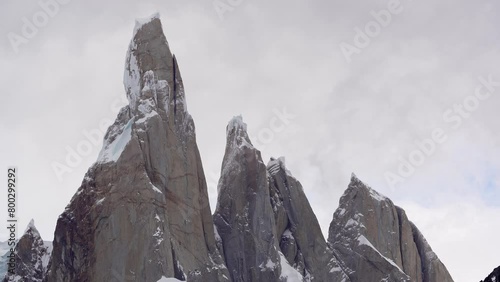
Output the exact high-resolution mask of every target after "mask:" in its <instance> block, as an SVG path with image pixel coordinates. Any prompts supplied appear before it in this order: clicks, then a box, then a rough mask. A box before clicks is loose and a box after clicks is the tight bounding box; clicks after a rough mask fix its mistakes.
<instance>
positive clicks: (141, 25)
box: [134, 12, 160, 36]
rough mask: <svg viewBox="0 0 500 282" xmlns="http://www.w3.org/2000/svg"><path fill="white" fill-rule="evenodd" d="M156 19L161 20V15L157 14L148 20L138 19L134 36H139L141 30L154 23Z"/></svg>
mask: <svg viewBox="0 0 500 282" xmlns="http://www.w3.org/2000/svg"><path fill="white" fill-rule="evenodd" d="M154 19H160V13H158V12H156V13H154V14H152V15H151V16H149V17H147V18H139V19H136V20H135V26H134V36H135V35H136V34H137V32H138V31H139V29H141V28H142V27H143V26H144V25H146V24H148V23H150V22H152V21H153V20H154Z"/></svg>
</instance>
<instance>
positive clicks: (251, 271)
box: [214, 117, 347, 281]
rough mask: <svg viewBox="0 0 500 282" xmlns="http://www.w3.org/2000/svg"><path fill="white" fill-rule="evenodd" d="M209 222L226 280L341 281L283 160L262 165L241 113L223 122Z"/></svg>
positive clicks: (298, 186)
mask: <svg viewBox="0 0 500 282" xmlns="http://www.w3.org/2000/svg"><path fill="white" fill-rule="evenodd" d="M214 222H215V225H216V227H217V230H218V234H219V235H220V238H221V244H220V245H221V247H220V249H221V251H222V252H223V253H224V254H225V258H226V263H227V267H228V269H229V272H230V274H231V278H232V281H302V280H311V279H317V280H318V281H341V279H343V278H347V276H346V275H345V274H344V273H343V271H342V269H341V268H340V267H339V264H338V263H337V261H336V259H335V258H334V257H333V253H332V252H331V251H330V250H329V249H328V247H327V244H326V241H325V239H324V238H323V235H322V233H321V229H320V226H319V223H318V221H317V219H316V217H315V215H314V213H313V211H312V209H311V207H310V205H309V202H308V201H307V198H306V197H305V194H304V192H303V190H302V186H301V185H300V183H299V182H298V181H297V180H296V179H295V178H293V176H291V174H290V172H289V171H288V170H286V167H285V165H284V161H283V159H279V160H274V159H273V160H271V161H270V163H269V165H268V166H266V165H264V163H263V161H262V158H261V155H260V152H259V151H258V150H257V149H256V148H254V147H253V145H252V143H251V141H250V139H249V137H248V134H247V132H246V124H244V123H243V121H242V119H241V117H235V118H233V119H232V120H231V121H230V123H229V125H228V126H227V145H226V152H225V156H224V161H223V164H222V172H221V179H220V181H219V198H218V201H217V209H216V211H215V214H214Z"/></svg>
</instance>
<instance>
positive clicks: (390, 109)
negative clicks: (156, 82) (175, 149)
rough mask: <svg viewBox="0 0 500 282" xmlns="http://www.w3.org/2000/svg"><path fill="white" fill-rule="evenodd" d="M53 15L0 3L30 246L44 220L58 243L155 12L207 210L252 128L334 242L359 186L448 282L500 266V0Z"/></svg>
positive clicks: (7, 153)
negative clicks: (234, 121)
mask: <svg viewBox="0 0 500 282" xmlns="http://www.w3.org/2000/svg"><path fill="white" fill-rule="evenodd" d="M52 1H56V0H52ZM50 2H51V1H50V0H41V1H40V2H38V1H32V0H30V1H17V0H3V1H1V2H0V35H1V37H0V62H1V64H0V85H2V90H1V98H2V100H1V101H2V102H1V105H2V111H0V120H1V122H0V132H1V136H2V138H0V168H2V169H3V170H4V172H2V174H3V175H6V170H7V167H8V166H16V167H17V168H18V171H19V173H18V181H19V192H18V209H19V211H18V218H19V220H20V225H21V226H20V230H19V231H18V232H19V233H22V231H23V230H24V228H25V226H26V225H27V224H28V222H29V220H30V219H31V218H34V219H35V221H36V225H37V227H38V229H39V230H40V232H41V234H42V237H43V238H44V239H45V240H52V239H53V232H54V229H55V224H56V221H57V217H58V216H59V214H61V213H62V211H63V210H64V207H65V206H66V204H67V203H69V200H70V199H71V197H72V196H73V194H74V193H75V191H76V189H77V188H78V187H79V185H80V183H81V181H82V179H83V176H84V174H85V172H86V170H87V169H88V167H90V165H91V164H92V163H93V162H94V161H95V160H96V158H97V155H98V153H99V151H100V148H101V143H102V141H101V138H102V135H101V136H99V138H98V140H99V141H98V142H94V143H92V141H93V139H92V138H93V137H95V136H98V135H99V133H96V132H98V131H99V130H100V124H101V123H105V122H106V120H114V118H115V116H116V113H117V112H116V109H117V107H118V106H123V105H125V99H124V98H125V92H124V89H123V83H122V79H123V68H124V62H125V54H126V51H127V48H128V43H129V41H130V39H131V36H132V31H133V27H134V21H135V18H142V17H147V16H149V15H150V14H152V13H154V12H156V11H158V12H160V14H161V19H162V22H163V27H164V31H165V34H166V36H167V39H168V41H169V44H170V47H171V49H172V51H173V52H174V53H175V54H176V56H177V59H178V63H179V66H180V69H181V73H182V76H183V80H184V83H185V88H186V96H187V102H188V109H189V112H190V113H191V114H192V116H193V117H194V120H195V123H196V130H197V139H198V146H199V148H200V151H201V155H202V159H203V164H204V169H205V173H206V175H207V180H208V185H209V193H210V200H211V206H212V208H213V207H214V206H215V200H216V193H217V189H216V187H217V181H218V177H219V172H220V166H221V162H222V158H223V154H224V147H225V127H226V124H227V122H228V121H229V119H230V118H231V117H232V116H234V115H238V114H242V115H243V118H244V121H245V122H246V123H247V124H248V127H249V131H250V134H251V136H252V141H253V143H254V144H255V145H256V146H257V147H258V148H260V149H261V151H262V154H263V157H264V161H265V162H267V160H268V159H269V158H270V157H271V156H275V157H278V156H285V157H286V163H287V166H288V168H289V169H290V170H291V172H292V173H293V174H294V175H295V176H296V177H297V178H298V179H299V180H300V181H301V183H302V184H303V186H304V190H305V192H306V194H307V196H308V198H309V201H310V203H311V205H312V207H313V209H314V211H315V212H316V214H317V216H318V219H319V221H320V223H321V225H322V228H323V232H324V233H325V235H326V233H327V231H328V226H329V224H330V221H331V219H332V215H333V212H334V210H335V209H336V207H337V206H338V200H339V198H340V196H341V195H342V193H343V191H344V190H345V189H346V187H347V184H348V182H349V179H350V174H351V172H355V173H356V174H357V176H358V177H359V178H360V179H362V180H363V181H365V182H366V183H368V184H369V185H371V186H372V187H373V188H375V189H376V190H378V191H380V192H381V193H383V194H385V195H387V196H389V197H390V198H391V199H392V200H393V201H394V202H395V203H396V204H397V205H399V206H401V207H403V208H404V209H405V210H406V211H407V213H408V216H409V218H410V219H411V220H412V221H414V222H415V223H416V225H417V226H418V227H419V228H420V229H421V231H422V232H423V234H424V235H425V236H426V238H427V239H428V241H429V243H430V244H431V246H432V247H433V249H434V250H435V252H436V253H437V255H438V256H439V257H440V259H441V260H442V261H443V262H444V264H445V265H446V266H447V268H448V269H449V271H450V272H451V274H452V276H453V277H454V279H455V281H457V282H466V281H479V280H481V279H483V278H484V277H486V275H487V274H489V273H490V272H491V270H493V268H494V267H497V266H498V265H500V259H499V258H498V253H497V250H499V249H500V240H499V239H498V234H500V225H499V224H498V223H499V219H500V177H499V175H500V174H499V172H500V133H499V130H498V129H499V125H500V119H499V118H498V109H499V106H500V84H499V83H498V82H500V69H499V67H498V66H499V63H500V52H499V48H498V47H499V46H500V36H499V34H500V32H499V30H498V27H499V26H500V17H499V12H500V10H499V9H500V3H499V2H498V1H495V0H478V1H465V0H459V1H456V0H455V1H451V0H444V1H431V0H419V1H411V0H401V1H399V2H396V0H390V1H387V0H377V1H360V0H355V1H336V0H335V1H331V0H329V1H327V0H317V1H296V0H288V1H284V0H279V1H264V0H220V1H216V2H212V1H210V0H209V1H195V0H187V1H173V0H161V1H160V0H158V1H130V0H126V1H124V0H120V1H118V0H113V1H95V0H91V1H82V0H72V1H70V0H64V1H63V0H59V2H52V3H56V6H54V5H52V6H51V5H48V6H46V7H45V8H44V7H43V6H44V5H43V4H41V3H50ZM139 2H140V3H139ZM46 10H47V11H48V12H46ZM48 14H49V15H48ZM376 18H377V19H378V22H377V21H376ZM361 33H363V34H361ZM367 33H368V34H367ZM488 81H489V82H488ZM464 104H465V105H464ZM461 105H462V106H461ZM89 136H90V137H89ZM433 137H434V139H433V140H432V141H430V140H429V139H430V138H433ZM417 143H422V144H425V145H426V147H425V148H426V149H425V150H424V151H426V152H420V153H419V151H418V149H419V145H418V144H417ZM88 144H92V145H91V146H87V145H88ZM72 150H74V151H77V153H76V154H78V155H79V156H81V157H82V158H81V160H78V159H75V158H74V157H73V158H70V162H68V161H67V160H66V158H67V156H68V154H69V153H68V152H70V151H72ZM78 151H80V153H78ZM82 152H83V154H82ZM409 159H411V162H412V163H413V164H412V163H410V166H412V167H414V168H415V169H414V171H411V170H409V167H408V164H406V167H401V166H402V165H403V164H404V163H406V161H408V160H409ZM54 166H56V167H59V168H61V167H62V166H65V167H66V170H64V171H63V173H61V170H60V169H59V170H57V169H56V170H55V169H54ZM400 169H403V170H405V171H399V170H400ZM56 171H58V172H59V174H58V173H56ZM3 177H5V176H3ZM3 183H5V182H3ZM2 190H4V191H5V189H2ZM0 203H4V205H6V192H4V193H0ZM1 209H2V211H3V214H4V218H6V213H5V210H6V207H4V208H1ZM19 233H18V235H21V234H19ZM6 238H7V233H6V230H5V229H2V230H1V231H0V239H2V240H4V239H6ZM493 250H494V251H493Z"/></svg>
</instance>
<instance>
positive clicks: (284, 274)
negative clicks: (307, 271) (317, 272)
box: [279, 252, 303, 282]
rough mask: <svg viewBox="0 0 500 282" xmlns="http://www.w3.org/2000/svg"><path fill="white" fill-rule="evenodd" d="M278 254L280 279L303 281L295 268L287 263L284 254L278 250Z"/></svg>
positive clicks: (294, 281)
mask: <svg viewBox="0 0 500 282" xmlns="http://www.w3.org/2000/svg"><path fill="white" fill-rule="evenodd" d="M279 255H280V264H281V275H280V278H281V279H285V281H287V282H301V281H303V278H302V275H301V274H300V273H299V272H298V271H297V269H295V268H293V267H292V266H290V265H289V264H288V261H287V260H286V258H285V256H284V255H283V254H282V253H281V252H279Z"/></svg>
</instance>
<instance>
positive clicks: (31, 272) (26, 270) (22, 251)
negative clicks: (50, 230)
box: [3, 220, 52, 282]
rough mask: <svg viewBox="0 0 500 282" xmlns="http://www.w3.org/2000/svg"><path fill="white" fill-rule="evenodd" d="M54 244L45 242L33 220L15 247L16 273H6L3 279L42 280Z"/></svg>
mask: <svg viewBox="0 0 500 282" xmlns="http://www.w3.org/2000/svg"><path fill="white" fill-rule="evenodd" d="M51 249H52V246H51V244H50V243H48V242H44V241H43V240H42V237H41V236H40V233H38V230H37V229H36V227H35V223H34V221H33V220H31V222H30V223H29V224H28V227H27V228H26V231H25V232H24V234H23V236H21V238H19V240H18V241H17V243H16V247H15V256H16V258H15V260H16V268H15V273H14V274H12V273H9V272H7V274H6V275H5V277H4V279H3V281H4V282H7V281H19V282H41V281H42V280H43V278H44V276H45V272H46V271H47V264H48V262H49V257H50V252H51Z"/></svg>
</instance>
